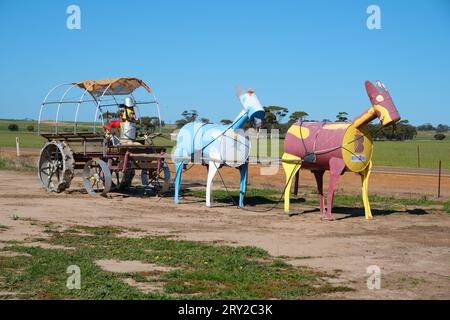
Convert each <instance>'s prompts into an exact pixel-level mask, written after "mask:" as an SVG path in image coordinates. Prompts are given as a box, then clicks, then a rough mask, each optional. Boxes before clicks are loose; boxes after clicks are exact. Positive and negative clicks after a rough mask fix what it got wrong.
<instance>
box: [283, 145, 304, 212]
mask: <svg viewBox="0 0 450 320" xmlns="http://www.w3.org/2000/svg"><path fill="white" fill-rule="evenodd" d="M285 160H288V161H289V162H284V161H285ZM281 161H282V162H281V163H282V165H283V169H284V173H285V175H286V188H285V189H284V212H286V213H289V205H290V200H291V186H292V181H293V180H294V176H295V174H296V173H297V171H298V170H300V167H301V166H302V159H301V158H300V157H297V156H294V155H293V154H290V153H286V152H285V153H284V154H283V157H282V158H281ZM295 161H297V162H295Z"/></svg>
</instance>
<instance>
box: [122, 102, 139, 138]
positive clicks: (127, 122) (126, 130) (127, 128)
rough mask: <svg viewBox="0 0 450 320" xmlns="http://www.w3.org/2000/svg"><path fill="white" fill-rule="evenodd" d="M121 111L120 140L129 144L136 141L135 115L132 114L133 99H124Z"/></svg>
mask: <svg viewBox="0 0 450 320" xmlns="http://www.w3.org/2000/svg"><path fill="white" fill-rule="evenodd" d="M120 107H121V108H123V111H122V122H121V124H120V139H121V140H124V141H125V142H131V141H134V140H135V139H136V120H137V119H136V114H135V112H134V107H135V102H134V100H133V98H131V97H126V98H125V100H124V103H123V104H122V105H121V106H120Z"/></svg>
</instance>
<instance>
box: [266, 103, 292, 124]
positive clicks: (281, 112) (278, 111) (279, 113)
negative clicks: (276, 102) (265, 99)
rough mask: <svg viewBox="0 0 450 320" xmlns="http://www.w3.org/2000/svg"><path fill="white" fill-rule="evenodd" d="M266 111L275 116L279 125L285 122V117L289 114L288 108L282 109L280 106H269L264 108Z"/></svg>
mask: <svg viewBox="0 0 450 320" xmlns="http://www.w3.org/2000/svg"><path fill="white" fill-rule="evenodd" d="M264 110H265V111H266V112H267V111H270V112H271V113H273V114H274V115H275V118H276V122H277V123H281V121H283V119H284V117H286V115H287V114H288V113H289V109H288V108H285V107H280V106H268V107H264Z"/></svg>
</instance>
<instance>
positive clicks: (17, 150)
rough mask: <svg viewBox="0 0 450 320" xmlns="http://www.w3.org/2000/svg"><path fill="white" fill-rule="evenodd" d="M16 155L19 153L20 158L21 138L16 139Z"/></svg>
mask: <svg viewBox="0 0 450 320" xmlns="http://www.w3.org/2000/svg"><path fill="white" fill-rule="evenodd" d="M16 153H17V156H18V157H20V142H19V137H16Z"/></svg>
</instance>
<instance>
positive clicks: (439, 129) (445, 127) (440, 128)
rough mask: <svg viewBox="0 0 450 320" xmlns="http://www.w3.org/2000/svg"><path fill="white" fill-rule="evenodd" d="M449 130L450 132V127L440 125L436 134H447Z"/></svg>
mask: <svg viewBox="0 0 450 320" xmlns="http://www.w3.org/2000/svg"><path fill="white" fill-rule="evenodd" d="M448 130H450V127H449V126H448V125H446V124H442V123H441V124H438V125H437V127H436V132H439V133H441V132H447V131H448Z"/></svg>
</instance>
